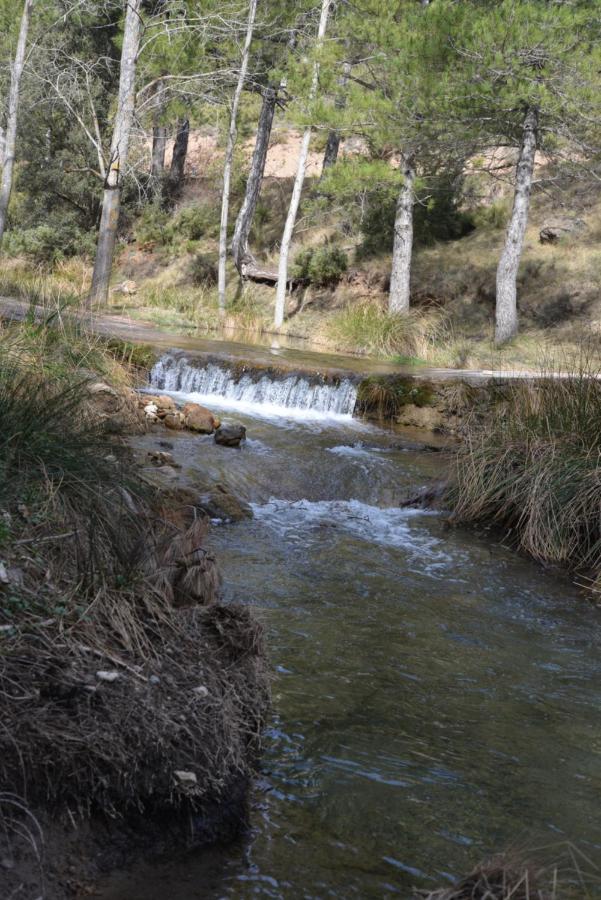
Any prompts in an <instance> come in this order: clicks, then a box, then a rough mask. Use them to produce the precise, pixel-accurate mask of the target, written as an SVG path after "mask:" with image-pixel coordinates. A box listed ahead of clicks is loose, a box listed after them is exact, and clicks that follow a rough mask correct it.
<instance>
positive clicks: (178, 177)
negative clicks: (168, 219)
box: [169, 119, 190, 199]
mask: <svg viewBox="0 0 601 900" xmlns="http://www.w3.org/2000/svg"><path fill="white" fill-rule="evenodd" d="M189 139H190V121H189V119H181V120H180V121H179V122H178V125H177V134H176V135H175V143H174V145H173V156H172V157H171V168H170V169H169V198H170V199H175V198H176V197H178V196H179V195H180V194H181V192H182V188H183V184H184V172H185V169H186V157H187V156H188V141H189Z"/></svg>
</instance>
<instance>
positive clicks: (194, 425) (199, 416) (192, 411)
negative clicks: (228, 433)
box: [182, 403, 220, 434]
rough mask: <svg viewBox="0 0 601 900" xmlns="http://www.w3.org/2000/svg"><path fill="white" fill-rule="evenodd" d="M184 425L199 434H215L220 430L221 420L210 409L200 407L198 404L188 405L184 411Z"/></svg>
mask: <svg viewBox="0 0 601 900" xmlns="http://www.w3.org/2000/svg"><path fill="white" fill-rule="evenodd" d="M182 414H183V416H184V424H185V426H186V428H188V429H189V430H190V431H196V432H198V433H199V434H213V432H214V431H215V429H216V428H219V425H220V422H219V419H218V418H217V417H216V416H214V415H213V413H212V412H211V410H210V409H207V408H206V407H205V406H200V404H198V403H186V405H185V406H184V408H183V409H182Z"/></svg>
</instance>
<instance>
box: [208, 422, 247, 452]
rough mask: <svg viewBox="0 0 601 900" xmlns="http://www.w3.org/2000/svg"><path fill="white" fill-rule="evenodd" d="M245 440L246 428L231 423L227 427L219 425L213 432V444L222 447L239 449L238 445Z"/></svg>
mask: <svg viewBox="0 0 601 900" xmlns="http://www.w3.org/2000/svg"><path fill="white" fill-rule="evenodd" d="M245 439H246V428H245V427H244V425H239V424H238V423H235V422H232V423H231V424H228V425H220V426H219V428H218V429H217V430H216V432H215V443H216V444H221V445H222V446H223V447H239V446H240V443H241V442H242V441H243V440H245Z"/></svg>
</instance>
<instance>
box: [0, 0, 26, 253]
mask: <svg viewBox="0 0 601 900" xmlns="http://www.w3.org/2000/svg"><path fill="white" fill-rule="evenodd" d="M33 3H34V0H25V4H24V6H23V15H22V16H21V27H20V29H19V39H18V41H17V50H16V53H15V60H14V63H13V67H12V72H11V76H10V90H9V94H8V109H7V113H6V133H5V135H4V152H3V155H2V160H0V162H2V179H1V180H0V245H1V244H2V238H3V237H4V230H5V228H6V216H7V213H8V204H9V202H10V195H11V192H12V187H13V171H14V167H15V149H16V143H17V122H18V114H19V89H20V86H21V76H22V74H23V66H24V64H25V51H26V49H27V32H28V31H29V22H30V19H31V10H32V9H33Z"/></svg>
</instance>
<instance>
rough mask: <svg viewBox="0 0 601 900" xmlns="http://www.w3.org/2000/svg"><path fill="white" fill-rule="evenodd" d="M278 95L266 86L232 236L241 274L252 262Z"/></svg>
mask: <svg viewBox="0 0 601 900" xmlns="http://www.w3.org/2000/svg"><path fill="white" fill-rule="evenodd" d="M277 98H278V95H277V91H276V90H275V88H272V87H266V88H264V90H263V102H262V104H261V114H260V116H259V124H258V125H257V138H256V141H255V148H254V150H253V155H252V160H251V163H250V173H249V175H248V181H247V182H246V192H245V194H244V200H243V201H242V206H241V207H240V212H239V213H238V218H237V219H236V225H235V228H234V237H233V238H232V255H233V257H234V262H235V264H236V268H237V269H238V272H239V273H240V275H241V276H242V277H244V275H245V267H246V265H247V264H248V263H249V262H252V259H250V257H249V253H248V239H249V235H250V229H251V228H252V223H253V219H254V216H255V210H256V208H257V203H258V201H259V195H260V193H261V185H262V184H263V175H264V174H265V163H266V162H267V151H268V149H269V139H270V138H271V129H272V127H273V117H274V115H275V107H276V103H277Z"/></svg>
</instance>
